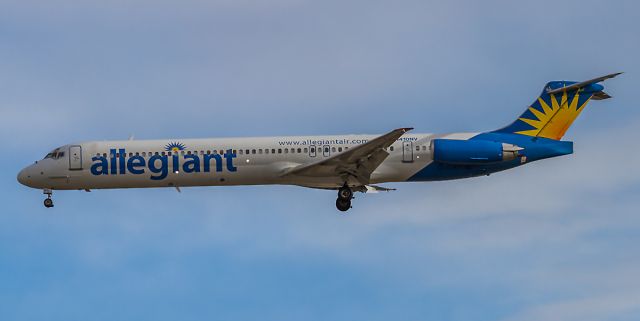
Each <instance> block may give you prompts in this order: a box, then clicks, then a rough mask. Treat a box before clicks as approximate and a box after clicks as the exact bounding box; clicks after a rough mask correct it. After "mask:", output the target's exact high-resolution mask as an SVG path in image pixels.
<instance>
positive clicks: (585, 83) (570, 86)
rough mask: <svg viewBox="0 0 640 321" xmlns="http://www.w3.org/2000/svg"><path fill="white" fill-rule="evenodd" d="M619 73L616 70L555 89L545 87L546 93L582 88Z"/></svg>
mask: <svg viewBox="0 0 640 321" xmlns="http://www.w3.org/2000/svg"><path fill="white" fill-rule="evenodd" d="M620 74H622V73H621V72H616V73H614V74H609V75H606V76H602V77H598V78H593V79H590V80H587V81H581V82H577V83H575V84H571V85H569V86H564V87H561V88H556V89H551V88H549V89H547V94H557V93H560V92H565V91H572V90H576V89H580V88H584V87H587V86H589V85H592V84H596V83H599V82H601V81H605V80H607V79H611V78H615V77H616V76H618V75H620ZM605 95H606V94H605ZM606 96H609V95H606ZM607 98H611V96H609V97H607ZM601 99H606V98H601Z"/></svg>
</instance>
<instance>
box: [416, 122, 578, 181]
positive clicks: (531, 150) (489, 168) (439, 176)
mask: <svg viewBox="0 0 640 321" xmlns="http://www.w3.org/2000/svg"><path fill="white" fill-rule="evenodd" d="M470 140H487V141H494V142H500V143H507V144H513V145H517V146H520V147H522V148H524V150H522V151H520V155H521V156H524V157H526V162H525V163H522V162H521V160H520V158H516V159H514V160H511V161H505V162H500V163H491V164H483V165H451V164H443V163H438V162H432V163H430V164H429V165H427V166H425V167H424V168H423V169H421V170H420V171H418V172H417V173H416V174H414V175H413V176H411V177H410V178H409V179H408V180H407V181H441V180H450V179H458V178H467V177H474V176H483V175H488V174H491V173H495V172H499V171H503V170H506V169H510V168H514V167H517V166H520V165H523V164H526V163H529V162H533V161H536V160H541V159H545V158H550V157H556V156H562V155H568V154H572V153H573V142H569V141H558V140H553V139H548V138H536V137H531V136H525V135H519V134H507V133H482V134H479V135H476V136H474V137H472V138H470Z"/></svg>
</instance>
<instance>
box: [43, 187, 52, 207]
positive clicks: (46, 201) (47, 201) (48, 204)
mask: <svg viewBox="0 0 640 321" xmlns="http://www.w3.org/2000/svg"><path fill="white" fill-rule="evenodd" d="M42 193H43V194H46V195H47V198H45V199H44V207H46V208H50V207H53V200H52V199H51V194H53V191H52V190H50V189H48V188H45V189H44V191H43V192H42Z"/></svg>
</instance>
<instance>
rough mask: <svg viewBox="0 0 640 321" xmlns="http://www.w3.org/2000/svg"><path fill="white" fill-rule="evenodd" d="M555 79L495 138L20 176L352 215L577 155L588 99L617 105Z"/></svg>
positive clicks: (104, 150)
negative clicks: (222, 190) (398, 189)
mask: <svg viewBox="0 0 640 321" xmlns="http://www.w3.org/2000/svg"><path fill="white" fill-rule="evenodd" d="M619 74H621V73H614V74H610V75H606V76H602V77H598V78H594V79H591V80H587V81H583V82H573V81H551V82H549V83H547V84H546V85H545V87H544V89H543V91H542V93H541V94H540V96H539V97H538V98H537V99H536V100H535V101H534V102H533V103H532V104H531V105H530V106H529V107H527V109H526V110H525V111H524V113H523V114H522V115H520V117H518V118H517V119H516V120H515V121H514V122H513V123H511V124H510V125H508V126H506V127H503V128H500V129H497V130H494V131H489V132H481V133H450V134H412V133H409V131H410V130H412V129H413V128H409V127H407V128H398V129H394V130H392V131H390V132H388V133H386V134H383V135H340V136H336V135H333V136H328V135H327V136H287V137H248V138H211V139H182V140H178V139H163V140H132V139H130V140H122V141H89V142H82V143H73V144H68V145H64V146H61V147H58V148H56V149H54V150H52V151H51V152H49V153H47V154H46V156H45V157H44V159H42V160H39V161H36V162H35V163H34V164H32V165H30V166H27V167H26V168H24V169H22V170H21V171H20V172H19V174H18V177H17V179H18V181H19V182H20V183H21V184H23V185H26V186H28V187H31V188H36V189H42V190H43V193H44V194H45V195H47V198H46V199H45V200H44V206H45V207H47V208H50V207H53V200H52V198H51V196H52V193H53V191H54V190H85V191H91V190H93V189H107V188H144V187H172V188H176V189H177V190H178V191H180V188H181V187H188V186H230V185H269V184H285V185H298V186H303V187H309V188H317V189H326V190H334V191H337V194H338V196H337V199H336V207H337V209H338V210H340V211H343V212H344V211H347V210H349V209H350V208H351V205H352V204H351V203H352V199H353V198H354V197H353V195H354V192H364V193H366V192H378V191H390V190H393V189H391V188H386V187H383V186H380V185H379V184H381V183H387V182H422V181H440V180H452V179H461V178H468V177H475V176H484V175H486V176H488V175H490V174H492V173H495V172H499V171H504V170H507V169H511V168H514V167H518V166H522V165H525V164H527V163H530V162H533V161H537V160H541V159H546V158H550V157H557V156H562V155H568V154H572V153H573V142H571V141H562V140H561V138H562V137H563V136H564V134H565V132H566V131H567V130H568V129H569V127H570V126H571V124H572V123H573V121H574V120H575V119H576V117H578V115H579V114H580V112H582V110H583V109H584V108H585V106H586V105H587V104H588V102H589V101H590V100H591V99H593V100H602V99H608V98H611V96H609V95H608V94H607V93H605V92H604V91H603V90H604V86H603V85H601V84H600V83H601V82H603V81H604V80H607V79H610V78H614V77H616V76H618V75H619Z"/></svg>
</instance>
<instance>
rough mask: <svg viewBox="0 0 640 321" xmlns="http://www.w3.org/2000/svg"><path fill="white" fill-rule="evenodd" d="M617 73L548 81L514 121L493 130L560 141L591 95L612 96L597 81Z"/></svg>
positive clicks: (594, 96)
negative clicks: (573, 79) (536, 97)
mask: <svg viewBox="0 0 640 321" xmlns="http://www.w3.org/2000/svg"><path fill="white" fill-rule="evenodd" d="M619 74H620V73H616V74H611V75H607V76H603V77H599V78H594V79H591V80H587V81H583V82H573V81H552V82H549V83H547V85H546V86H545V88H544V89H543V90H542V93H541V94H540V96H539V97H538V99H537V100H536V101H534V102H533V104H531V106H530V107H529V108H527V110H525V112H524V113H523V114H522V115H521V116H520V117H518V119H516V121H514V122H513V123H512V124H511V125H509V126H507V127H504V128H501V129H498V130H496V131H494V132H498V133H511V134H520V135H526V136H532V137H544V138H550V139H555V140H560V139H561V138H562V136H564V134H565V133H566V132H567V130H568V129H569V127H570V126H571V124H573V121H574V120H575V119H576V118H577V117H578V115H580V113H581V112H582V110H583V109H584V107H585V106H586V105H587V104H588V103H589V101H590V100H591V99H592V98H593V99H594V100H601V99H607V98H611V96H609V95H608V94H606V93H605V92H604V91H603V89H604V86H602V85H600V84H598V82H601V81H603V80H605V79H609V78H613V77H615V76H617V75H619Z"/></svg>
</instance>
